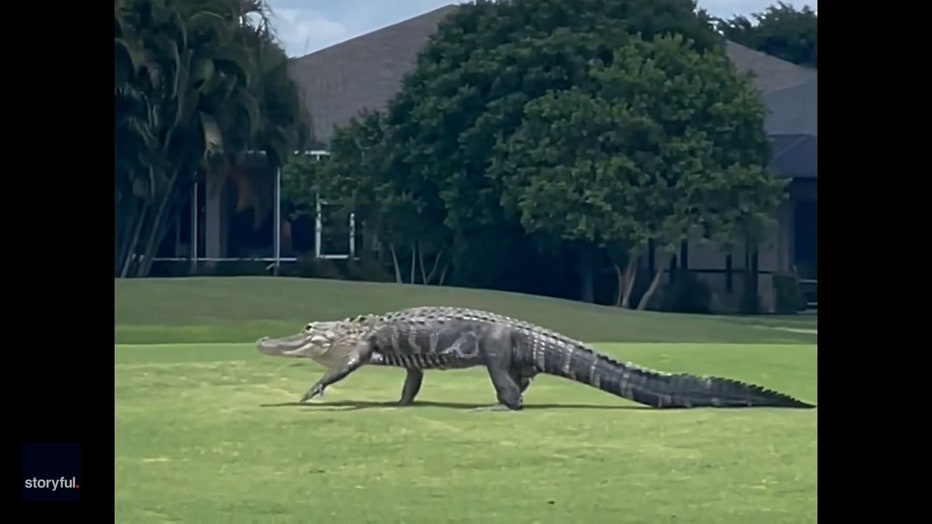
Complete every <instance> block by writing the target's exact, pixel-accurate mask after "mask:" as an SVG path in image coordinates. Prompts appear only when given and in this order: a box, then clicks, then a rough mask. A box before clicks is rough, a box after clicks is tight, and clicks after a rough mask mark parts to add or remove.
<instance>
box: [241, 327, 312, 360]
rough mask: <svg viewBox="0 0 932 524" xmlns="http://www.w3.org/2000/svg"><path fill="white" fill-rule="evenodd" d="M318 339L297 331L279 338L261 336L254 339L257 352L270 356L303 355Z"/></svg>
mask: <svg viewBox="0 0 932 524" xmlns="http://www.w3.org/2000/svg"><path fill="white" fill-rule="evenodd" d="M317 342H318V340H316V339H315V337H313V336H312V335H310V334H308V333H304V332H301V333H298V334H297V335H289V336H286V337H281V338H269V337H263V338H260V339H259V340H257V341H256V347H257V348H258V349H259V353H262V354H263V355H269V356H272V357H304V356H307V355H305V352H306V351H307V350H309V349H311V348H312V347H313V346H314V345H316V343H317Z"/></svg>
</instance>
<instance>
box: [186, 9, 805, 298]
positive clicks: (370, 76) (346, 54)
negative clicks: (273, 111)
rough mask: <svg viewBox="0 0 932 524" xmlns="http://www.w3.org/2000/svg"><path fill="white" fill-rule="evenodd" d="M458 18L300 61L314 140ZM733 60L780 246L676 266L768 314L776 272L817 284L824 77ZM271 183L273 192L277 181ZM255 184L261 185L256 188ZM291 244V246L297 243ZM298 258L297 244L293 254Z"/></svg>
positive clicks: (691, 252)
mask: <svg viewBox="0 0 932 524" xmlns="http://www.w3.org/2000/svg"><path fill="white" fill-rule="evenodd" d="M456 9H458V7H457V6H455V5H448V6H445V7H441V8H439V9H436V10H433V11H430V12H427V13H424V14H423V15H421V16H417V17H414V18H411V19H408V20H405V21H403V22H400V23H397V24H394V25H391V26H388V27H385V28H382V29H379V30H376V31H373V32H370V33H368V34H365V35H361V36H359V37H356V38H353V39H350V40H347V41H345V42H342V43H339V44H336V45H333V46H331V47H328V48H326V49H322V50H319V51H316V52H314V53H310V54H308V55H305V56H303V57H300V58H296V59H293V60H292V63H291V69H292V74H293V76H294V78H295V79H296V80H297V81H298V83H299V85H300V86H301V88H302V90H303V96H304V98H305V103H306V104H307V107H308V109H309V111H310V113H311V118H312V124H313V129H314V132H315V136H316V139H317V140H318V141H319V142H322V143H326V142H327V141H328V140H329V138H330V137H331V135H332V133H333V130H334V127H335V126H339V125H342V124H345V123H346V122H348V121H349V120H350V119H351V118H352V117H354V116H356V115H357V114H358V113H359V112H360V111H361V110H362V109H364V108H370V109H382V108H384V107H385V106H386V104H387V103H388V101H389V100H390V99H391V98H392V97H393V96H394V94H395V93H396V92H397V90H398V89H399V87H400V85H401V81H402V78H403V76H404V75H405V74H406V73H407V72H408V71H410V70H411V69H413V67H414V65H415V62H416V58H417V55H418V52H419V51H420V50H421V49H422V48H423V46H424V45H425V44H426V43H427V41H428V38H429V37H430V35H431V34H432V33H434V32H435V31H436V29H437V26H438V24H439V23H440V22H441V21H442V20H443V19H444V18H445V17H446V16H448V15H449V14H451V13H452V12H454V11H455V10H456ZM727 53H728V56H729V57H730V58H731V59H732V60H733V62H734V63H735V64H736V66H737V67H738V68H739V69H740V70H744V71H752V72H753V73H754V74H755V85H756V87H757V88H758V89H759V90H760V91H761V93H762V95H763V97H764V100H765V102H766V104H767V106H768V108H769V110H770V115H769V117H768V119H767V121H766V130H767V132H768V135H769V136H770V137H771V140H772V143H773V149H774V155H773V168H774V169H775V171H776V172H777V173H778V174H779V175H780V176H785V177H788V178H790V179H791V182H790V186H789V199H788V200H787V201H786V202H785V203H784V204H783V205H782V206H781V208H780V210H779V212H778V216H777V219H778V227H777V228H776V231H775V232H774V233H775V234H774V235H773V241H772V242H770V243H768V244H766V245H762V246H758V247H757V248H756V249H752V248H751V247H747V248H746V249H740V250H738V251H736V252H733V253H724V252H722V251H721V250H720V249H716V248H713V247H711V246H704V245H703V246H699V245H697V246H683V248H682V250H681V253H680V255H679V256H678V257H677V260H676V263H677V264H679V265H680V267H685V268H688V269H689V270H690V271H692V272H694V273H697V274H700V275H702V278H703V279H705V280H707V281H708V282H709V283H710V284H712V285H713V287H714V288H715V289H716V290H719V291H721V293H722V295H723V296H736V295H739V294H740V293H742V289H743V286H744V285H745V283H750V284H752V285H753V284H754V281H756V282H757V284H756V287H758V290H759V294H760V296H761V299H762V302H763V304H764V306H765V309H767V308H768V306H769V305H771V304H772V302H773V297H772V293H771V292H770V289H771V285H770V275H772V274H773V273H774V272H778V271H792V270H797V271H799V273H800V274H801V275H802V276H803V277H806V278H812V279H814V278H815V266H816V255H815V209H816V200H817V191H816V183H815V182H816V142H817V133H816V127H817V126H816V104H817V99H816V91H817V77H816V71H815V70H812V69H807V68H803V67H799V66H796V65H794V64H791V63H789V62H786V61H783V60H781V59H778V58H775V57H772V56H769V55H766V54H763V53H759V52H757V51H754V50H752V49H748V48H746V47H743V46H741V45H738V44H735V43H731V42H729V43H728V46H727ZM243 176H244V175H240V178H243ZM227 178H229V177H227ZM264 178H265V180H266V184H268V182H267V181H268V180H269V179H270V178H272V177H268V176H266V177H264ZM230 179H232V178H230ZM253 183H254V184H259V183H262V182H261V181H260V180H258V179H255V180H254V181H253ZM221 185H223V184H221ZM266 189H267V190H266V191H265V194H267V195H268V194H270V191H271V185H269V187H267V188H266ZM212 191H213V193H208V196H207V198H206V200H205V206H206V211H207V213H206V216H205V220H203V222H204V227H206V232H207V236H208V237H210V238H209V239H208V241H207V242H206V244H205V246H204V248H203V249H204V250H205V251H206V253H205V254H206V255H207V256H209V257H222V256H228V255H229V253H228V252H229V249H228V247H227V246H226V244H227V242H226V240H225V235H224V234H220V233H218V232H217V231H218V229H217V225H219V224H221V223H224V222H226V218H225V217H224V216H223V212H222V209H223V208H224V206H219V205H218V204H217V201H216V200H215V198H216V197H211V196H209V195H210V194H217V191H220V192H222V191H224V190H223V189H222V188H221V189H219V190H218V189H216V188H215V189H213V190H212ZM234 193H235V192H234ZM234 193H230V194H229V195H227V196H226V198H227V199H229V200H230V203H229V204H228V205H227V207H229V206H230V205H232V201H233V200H235V198H234ZM203 198H204V197H203V196H202V199H203ZM211 202H213V204H211ZM248 208H249V203H244V202H242V201H240V202H238V207H237V209H239V210H240V211H242V210H243V209H248ZM220 229H223V228H220ZM268 229H269V233H271V228H268ZM211 231H213V233H211ZM287 233H288V232H286V236H288V235H287ZM340 235H343V232H342V231H341V232H340ZM305 236H306V234H305ZM340 238H343V237H342V236H340ZM285 243H286V244H290V240H288V239H286V242H285ZM261 244H262V242H259V243H258V244H257V245H261ZM265 245H268V244H267V243H266V244H265ZM290 250H291V247H290V245H289V246H288V247H286V249H285V251H290ZM266 251H268V249H266ZM200 253H203V251H201V250H199V254H200ZM265 256H271V253H267V254H265ZM655 263H656V259H655V257H645V262H644V264H645V268H644V269H653V265H654V264H655ZM745 268H750V269H751V270H752V272H753V275H754V279H753V280H748V279H741V278H736V277H735V275H737V274H740V273H743V272H744V270H745ZM754 269H756V271H754ZM758 277H759V278H758Z"/></svg>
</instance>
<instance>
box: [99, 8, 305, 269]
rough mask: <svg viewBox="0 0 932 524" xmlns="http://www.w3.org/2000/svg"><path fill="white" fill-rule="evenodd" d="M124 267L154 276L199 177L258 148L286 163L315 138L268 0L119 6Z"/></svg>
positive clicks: (118, 198) (118, 202)
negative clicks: (272, 27)
mask: <svg viewBox="0 0 932 524" xmlns="http://www.w3.org/2000/svg"><path fill="white" fill-rule="evenodd" d="M114 13H115V16H114V18H115V27H114V50H115V53H114V70H115V86H114V87H115V90H114V91H115V92H114V95H115V134H116V144H115V146H116V147H115V152H116V153H115V163H116V166H115V167H116V191H115V209H116V217H117V231H116V235H115V236H116V243H117V253H118V254H119V255H118V258H117V259H116V261H115V262H116V264H115V273H116V274H118V275H120V276H124V277H125V276H128V274H129V273H130V271H131V269H132V268H133V265H134V257H133V255H134V254H136V253H138V252H139V250H140V248H141V250H142V257H141V259H140V260H139V263H138V264H137V265H136V275H137V276H145V275H147V274H148V272H149V270H150V268H151V264H152V257H153V256H154V254H155V251H156V249H157V248H158V246H159V244H161V242H162V240H163V239H164V237H165V235H166V233H167V232H168V231H169V229H170V228H171V226H172V225H173V220H174V217H175V216H176V214H175V210H176V209H177V208H178V207H179V206H181V205H183V203H184V201H185V199H186V198H187V196H188V195H189V194H190V191H189V190H190V188H191V185H192V184H193V183H195V182H196V181H198V180H203V179H204V177H205V176H207V173H209V172H211V171H212V170H216V169H217V167H218V166H220V165H223V164H227V163H230V162H237V161H239V159H241V158H242V157H243V153H245V152H246V151H247V150H249V149H256V150H263V151H265V152H266V153H267V154H268V157H269V158H270V159H271V160H272V161H273V162H282V161H283V159H284V158H287V155H288V153H289V152H290V151H292V150H293V149H294V148H295V147H296V145H297V143H299V142H301V141H302V140H303V139H304V137H305V136H306V134H307V132H306V130H307V127H308V126H307V125H306V123H305V121H304V119H305V118H306V117H305V115H303V111H302V110H301V107H300V102H299V98H298V96H297V89H296V87H295V85H294V83H293V82H291V80H290V79H288V77H287V69H286V66H287V63H286V57H285V55H284V52H283V51H282V50H281V46H279V45H278V44H277V43H276V42H275V39H274V35H272V33H271V32H270V31H269V29H268V27H269V26H268V17H269V11H268V8H267V6H266V5H265V3H264V2H262V1H260V0H192V1H185V2H181V1H179V0H118V1H117V2H115V5H114Z"/></svg>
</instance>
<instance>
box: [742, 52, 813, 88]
mask: <svg viewBox="0 0 932 524" xmlns="http://www.w3.org/2000/svg"><path fill="white" fill-rule="evenodd" d="M725 53H726V54H727V55H728V58H731V61H732V62H734V64H735V66H737V68H738V69H739V70H741V71H745V72H746V71H751V72H752V73H754V76H755V78H754V86H755V87H757V89H759V90H760V91H761V93H763V94H764V95H767V94H769V93H772V92H774V91H779V90H781V89H786V88H788V87H793V86H797V85H799V84H802V83H805V82H808V81H810V80H813V79H815V77H816V71H815V69H809V68H806V67H801V66H798V65H796V64H793V63H791V62H787V61H786V60H783V59H780V58H777V57H775V56H770V55H768V54H765V53H761V52H760V51H755V50H753V49H751V48H750V47H744V46H743V45H741V44H736V43H734V42H732V41H728V42H726V43H725Z"/></svg>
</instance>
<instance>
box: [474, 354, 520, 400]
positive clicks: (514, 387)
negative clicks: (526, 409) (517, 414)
mask: <svg viewBox="0 0 932 524" xmlns="http://www.w3.org/2000/svg"><path fill="white" fill-rule="evenodd" d="M488 370H489V378H491V379H492V386H493V387H494V388H495V396H496V397H497V398H498V402H499V404H498V405H496V406H490V407H488V408H482V409H485V410H494V411H504V410H506V409H508V410H512V411H517V410H520V409H521V408H522V407H523V401H522V400H521V387H520V386H519V385H518V383H517V382H516V381H515V378H514V377H513V376H512V374H511V373H509V372H508V370H506V369H503V368H502V367H501V366H498V365H496V364H494V363H490V364H489V365H488Z"/></svg>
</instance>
